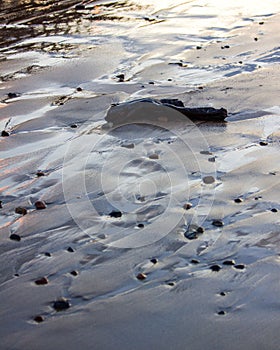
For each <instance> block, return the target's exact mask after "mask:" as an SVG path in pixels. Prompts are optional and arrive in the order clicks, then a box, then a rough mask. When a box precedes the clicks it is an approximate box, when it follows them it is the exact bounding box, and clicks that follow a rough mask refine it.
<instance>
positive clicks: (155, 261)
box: [150, 258, 158, 264]
mask: <svg viewBox="0 0 280 350" xmlns="http://www.w3.org/2000/svg"><path fill="white" fill-rule="evenodd" d="M150 262H151V263H153V264H156V263H157V262H158V259H156V258H153V259H151V260H150Z"/></svg>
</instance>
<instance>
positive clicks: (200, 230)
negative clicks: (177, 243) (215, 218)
mask: <svg viewBox="0 0 280 350" xmlns="http://www.w3.org/2000/svg"><path fill="white" fill-rule="evenodd" d="M196 232H197V233H199V234H202V233H203V232H204V228H203V227H201V226H199V227H198V228H197V229H196Z"/></svg>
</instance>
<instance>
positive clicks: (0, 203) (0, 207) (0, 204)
mask: <svg viewBox="0 0 280 350" xmlns="http://www.w3.org/2000/svg"><path fill="white" fill-rule="evenodd" d="M2 204H3V202H2V201H0V209H2V208H3V206H2Z"/></svg>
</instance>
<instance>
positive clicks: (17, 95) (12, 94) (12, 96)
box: [8, 92, 19, 98]
mask: <svg viewBox="0 0 280 350" xmlns="http://www.w3.org/2000/svg"><path fill="white" fill-rule="evenodd" d="M8 97H9V98H16V97H19V94H17V93H16V92H9V93H8Z"/></svg>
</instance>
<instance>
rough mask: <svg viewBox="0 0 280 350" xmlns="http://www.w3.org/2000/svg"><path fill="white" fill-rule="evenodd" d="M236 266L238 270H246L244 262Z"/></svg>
mask: <svg viewBox="0 0 280 350" xmlns="http://www.w3.org/2000/svg"><path fill="white" fill-rule="evenodd" d="M234 268H235V269H238V270H244V269H245V265H244V264H238V265H234Z"/></svg>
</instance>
